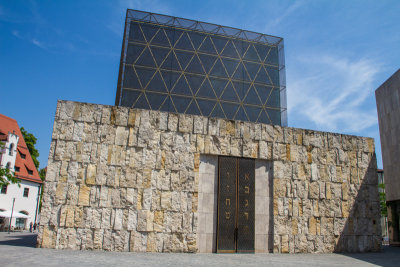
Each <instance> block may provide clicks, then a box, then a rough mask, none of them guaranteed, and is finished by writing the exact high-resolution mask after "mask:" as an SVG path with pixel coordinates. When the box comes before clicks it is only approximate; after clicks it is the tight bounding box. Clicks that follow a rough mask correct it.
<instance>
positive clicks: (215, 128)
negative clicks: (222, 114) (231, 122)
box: [208, 118, 221, 135]
mask: <svg viewBox="0 0 400 267" xmlns="http://www.w3.org/2000/svg"><path fill="white" fill-rule="evenodd" d="M220 123H221V121H220V120H219V119H217V118H209V120H208V134H209V135H219V128H220Z"/></svg>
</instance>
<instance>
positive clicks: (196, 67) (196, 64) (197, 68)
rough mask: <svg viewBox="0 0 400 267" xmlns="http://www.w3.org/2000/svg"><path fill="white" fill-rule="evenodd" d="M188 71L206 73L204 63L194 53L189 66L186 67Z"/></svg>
mask: <svg viewBox="0 0 400 267" xmlns="http://www.w3.org/2000/svg"><path fill="white" fill-rule="evenodd" d="M186 71H187V72H192V73H200V74H205V72H204V69H203V67H202V64H201V63H200V60H199V58H198V57H197V55H194V57H193V58H192V61H191V62H190V63H189V66H188V67H187V68H186Z"/></svg>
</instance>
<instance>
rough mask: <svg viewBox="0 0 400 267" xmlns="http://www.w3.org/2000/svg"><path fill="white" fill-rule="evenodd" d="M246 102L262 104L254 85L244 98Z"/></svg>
mask: <svg viewBox="0 0 400 267" xmlns="http://www.w3.org/2000/svg"><path fill="white" fill-rule="evenodd" d="M244 103H246V104H253V105H262V103H261V101H260V98H259V97H258V95H257V93H256V90H255V89H254V87H253V86H251V87H250V89H249V92H248V93H247V96H246V98H245V100H244Z"/></svg>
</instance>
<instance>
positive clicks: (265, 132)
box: [261, 124, 274, 142]
mask: <svg viewBox="0 0 400 267" xmlns="http://www.w3.org/2000/svg"><path fill="white" fill-rule="evenodd" d="M261 140H263V141H268V142H272V141H273V140H274V127H273V126H272V125H270V124H262V125H261Z"/></svg>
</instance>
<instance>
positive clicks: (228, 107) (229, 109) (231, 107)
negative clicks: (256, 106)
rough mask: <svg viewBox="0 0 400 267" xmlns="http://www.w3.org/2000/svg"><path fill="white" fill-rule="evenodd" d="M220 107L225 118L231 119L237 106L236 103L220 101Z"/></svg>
mask: <svg viewBox="0 0 400 267" xmlns="http://www.w3.org/2000/svg"><path fill="white" fill-rule="evenodd" d="M221 106H222V109H223V110H224V113H225V115H226V118H227V119H228V120H233V118H234V117H235V113H236V111H237V110H238V108H239V105H238V104H231V103H226V102H221Z"/></svg>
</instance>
